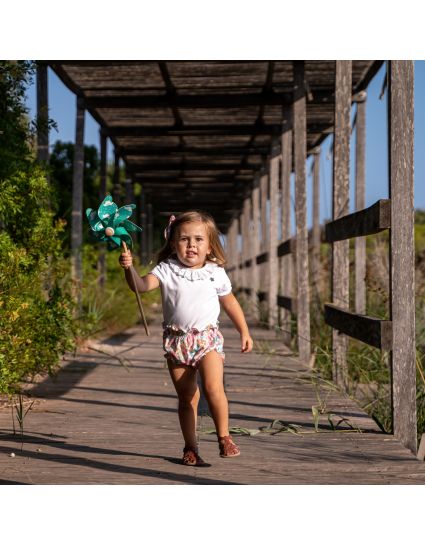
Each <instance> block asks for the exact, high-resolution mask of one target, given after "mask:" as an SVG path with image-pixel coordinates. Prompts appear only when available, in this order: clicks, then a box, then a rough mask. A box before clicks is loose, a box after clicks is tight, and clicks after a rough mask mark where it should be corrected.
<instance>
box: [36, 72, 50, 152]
mask: <svg viewBox="0 0 425 545" xmlns="http://www.w3.org/2000/svg"><path fill="white" fill-rule="evenodd" d="M48 123H49V98H48V80H47V64H45V63H43V62H37V160H38V161H40V162H43V163H48V162H49V126H48Z"/></svg>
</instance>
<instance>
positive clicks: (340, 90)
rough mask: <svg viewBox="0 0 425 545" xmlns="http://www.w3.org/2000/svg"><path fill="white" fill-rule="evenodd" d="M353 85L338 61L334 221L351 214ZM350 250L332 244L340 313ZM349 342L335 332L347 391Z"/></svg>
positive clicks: (337, 366)
mask: <svg viewBox="0 0 425 545" xmlns="http://www.w3.org/2000/svg"><path fill="white" fill-rule="evenodd" d="M351 82H352V80H351V61H336V72H335V135H334V145H333V148H334V162H333V184H332V185H333V199H332V219H333V220H336V219H338V218H340V217H341V216H346V215H347V214H348V211H349V206H348V199H349V173H350V134H351V120H350V113H351ZM348 250H349V243H348V241H347V240H340V241H337V242H333V243H332V302H333V303H334V304H335V305H337V306H338V307H339V308H341V309H348V305H349V269H348V265H349V262H348V259H349V254H348ZM347 342H348V341H347V338H346V337H345V336H344V335H341V334H340V333H338V332H337V331H336V330H334V331H333V332H332V349H333V350H332V351H333V380H334V381H335V382H336V384H339V385H341V386H342V387H344V388H347V387H348V370H347V361H346V352H347Z"/></svg>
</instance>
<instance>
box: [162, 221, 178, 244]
mask: <svg viewBox="0 0 425 545" xmlns="http://www.w3.org/2000/svg"><path fill="white" fill-rule="evenodd" d="M175 219H176V216H170V219H169V220H168V225H167V227H166V228H165V229H164V238H165V240H168V239H169V237H170V231H171V225H172V224H173V221H174V220H175Z"/></svg>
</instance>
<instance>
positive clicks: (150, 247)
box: [146, 201, 155, 264]
mask: <svg viewBox="0 0 425 545" xmlns="http://www.w3.org/2000/svg"><path fill="white" fill-rule="evenodd" d="M146 215H147V226H146V227H147V229H146V231H147V239H148V264H149V263H151V262H153V260H154V257H155V256H154V255H153V250H154V248H153V206H152V203H151V202H150V201H148V202H147V204H146Z"/></svg>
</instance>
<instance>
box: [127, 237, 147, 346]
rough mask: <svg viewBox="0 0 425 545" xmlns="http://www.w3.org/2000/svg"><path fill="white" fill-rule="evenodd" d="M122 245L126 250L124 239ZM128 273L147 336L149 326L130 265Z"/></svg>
mask: <svg viewBox="0 0 425 545" xmlns="http://www.w3.org/2000/svg"><path fill="white" fill-rule="evenodd" d="M122 246H123V248H124V252H127V245H126V243H125V242H124V241H122ZM130 274H131V280H132V281H133V286H134V293H135V294H136V299H137V304H138V305H139V310H140V316H141V317H142V320H143V325H144V326H145V331H146V335H147V336H148V337H149V335H150V334H149V328H148V324H147V322H146V318H145V313H144V312H143V307H142V301H141V300H140V296H139V292H138V290H137V283H136V277H135V276H134V270H133V267H130Z"/></svg>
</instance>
